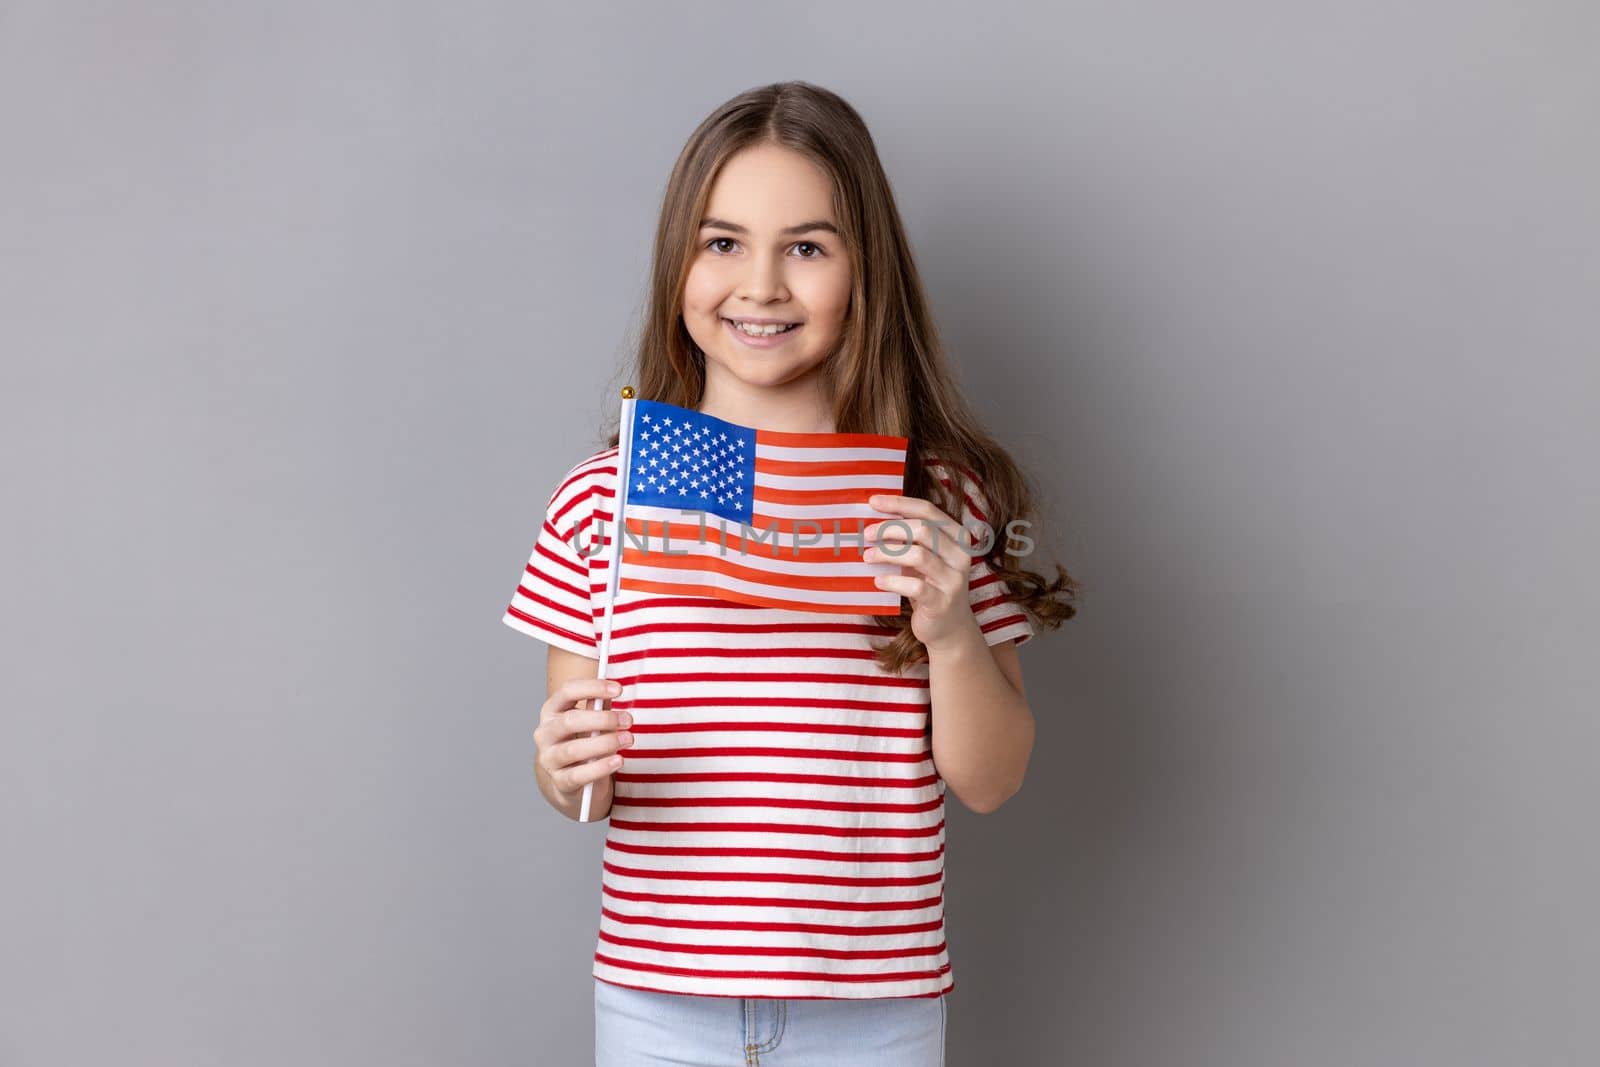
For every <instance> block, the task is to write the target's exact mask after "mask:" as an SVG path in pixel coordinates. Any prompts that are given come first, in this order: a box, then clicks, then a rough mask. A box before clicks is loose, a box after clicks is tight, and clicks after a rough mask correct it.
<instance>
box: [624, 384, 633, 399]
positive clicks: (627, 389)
mask: <svg viewBox="0 0 1600 1067" xmlns="http://www.w3.org/2000/svg"><path fill="white" fill-rule="evenodd" d="M622 399H624V400H632V399H633V386H631V385H624V386H623V387H622Z"/></svg>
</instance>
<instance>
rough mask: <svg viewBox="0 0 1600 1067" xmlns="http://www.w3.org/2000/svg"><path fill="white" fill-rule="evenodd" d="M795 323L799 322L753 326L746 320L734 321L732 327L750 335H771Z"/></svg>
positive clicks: (790, 328) (787, 328)
mask: <svg viewBox="0 0 1600 1067" xmlns="http://www.w3.org/2000/svg"><path fill="white" fill-rule="evenodd" d="M730 321H731V320H730ZM797 325H799V324H798V323H790V324H789V325H788V326H779V325H777V324H775V323H774V324H772V325H769V326H754V325H751V324H750V323H747V322H735V323H734V324H733V328H734V329H736V330H738V331H740V332H741V333H747V334H749V335H750V336H752V337H771V336H772V335H773V334H775V333H783V332H784V331H785V330H792V329H794V328H795V326H797Z"/></svg>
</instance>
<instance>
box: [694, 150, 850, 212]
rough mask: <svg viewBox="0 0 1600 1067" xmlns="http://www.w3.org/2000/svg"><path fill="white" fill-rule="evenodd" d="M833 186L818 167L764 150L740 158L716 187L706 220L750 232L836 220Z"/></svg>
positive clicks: (746, 152) (790, 152) (715, 181)
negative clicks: (765, 227) (758, 228)
mask: <svg viewBox="0 0 1600 1067" xmlns="http://www.w3.org/2000/svg"><path fill="white" fill-rule="evenodd" d="M832 213H833V183H832V181H831V179H830V178H829V177H828V174H827V173H826V172H825V171H824V170H823V169H822V168H821V167H819V166H818V165H817V164H815V163H813V162H812V161H811V160H809V159H807V158H806V157H805V156H802V155H801V154H800V153H798V152H795V151H793V150H791V149H787V148H780V147H777V146H774V145H762V146H760V147H757V148H749V149H746V150H744V151H743V152H738V153H736V154H735V155H733V156H732V157H731V158H729V159H728V161H727V162H726V163H724V164H723V166H722V169H721V170H720V171H719V172H718V173H717V175H716V177H715V178H714V179H713V180H712V183H711V195H710V197H708V199H707V203H706V215H707V216H710V217H713V218H718V219H722V220H725V221H728V222H733V223H737V224H741V225H744V226H747V227H748V226H750V225H752V223H754V224H758V225H768V224H773V223H775V224H776V225H779V226H788V225H790V224H793V223H798V222H802V221H807V220H812V219H818V218H824V219H826V218H831V216H832Z"/></svg>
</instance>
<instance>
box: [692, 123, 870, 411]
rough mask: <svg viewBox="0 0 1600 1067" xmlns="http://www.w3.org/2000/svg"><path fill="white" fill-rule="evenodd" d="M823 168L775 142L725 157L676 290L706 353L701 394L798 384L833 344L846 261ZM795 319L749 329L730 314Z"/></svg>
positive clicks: (844, 305) (845, 295)
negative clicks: (780, 328)
mask: <svg viewBox="0 0 1600 1067" xmlns="http://www.w3.org/2000/svg"><path fill="white" fill-rule="evenodd" d="M832 191H833V190H832V185H831V183H830V181H829V179H828V176H827V174H826V173H825V172H824V171H823V170H821V169H820V168H819V167H817V166H816V165H815V164H814V163H812V162H811V161H810V160H809V159H807V158H806V157H805V156H802V155H800V154H799V153H798V152H795V151H793V150H792V149H788V148H783V147H780V146H777V145H770V144H764V145H757V146H754V147H751V148H747V149H745V150H743V151H741V152H739V153H737V154H735V155H733V156H732V157H730V158H729V159H728V160H727V162H726V163H724V164H723V167H722V170H721V171H720V172H719V173H718V175H717V177H716V179H715V180H714V182H713V183H712V187H711V197H710V200H709V202H708V203H707V205H706V217H705V218H704V219H702V220H700V221H701V223H702V225H701V227H700V231H699V236H698V246H697V251H696V253H695V256H694V259H693V262H692V265H691V266H690V268H689V277H688V279H687V281H686V282H685V284H684V291H683V321H684V325H685V326H686V327H687V328H688V330H689V336H691V337H693V338H694V341H695V344H697V345H699V346H700V350H701V351H702V352H704V353H705V355H706V392H707V394H708V395H710V394H716V395H726V394H728V393H745V394H748V391H749V390H750V389H752V388H775V387H784V391H785V392H787V391H790V390H796V391H803V390H806V389H808V388H810V387H811V386H812V385H814V378H812V377H811V376H812V375H813V372H815V371H817V370H818V369H819V368H820V367H821V365H822V363H823V362H824V361H825V360H827V358H828V357H829V356H830V355H831V354H832V353H833V352H834V350H835V349H836V348H837V347H838V345H839V341H840V338H841V337H843V335H844V317H845V311H846V310H847V309H848V308H849V305H850V263H849V259H848V257H847V256H846V255H845V249H844V246H843V244H842V243H841V238H840V236H839V233H838V230H837V225H838V220H837V219H835V218H834V217H833V201H832ZM738 320H743V321H749V320H772V321H775V322H779V323H793V324H795V325H794V327H793V328H792V329H789V330H787V331H786V332H784V333H780V334H776V335H774V336H770V337H767V336H763V337H751V336H748V335H746V334H744V333H741V332H740V331H739V330H738V329H737V328H736V327H735V326H734V321H738Z"/></svg>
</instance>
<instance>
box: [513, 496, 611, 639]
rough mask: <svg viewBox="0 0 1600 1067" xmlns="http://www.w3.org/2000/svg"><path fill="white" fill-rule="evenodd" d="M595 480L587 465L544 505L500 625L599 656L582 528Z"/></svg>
mask: <svg viewBox="0 0 1600 1067" xmlns="http://www.w3.org/2000/svg"><path fill="white" fill-rule="evenodd" d="M595 495H596V486H595V479H594V478H593V477H592V476H591V475H589V474H587V473H586V472H585V471H584V470H583V464H580V465H579V466H578V467H575V468H573V469H572V470H570V471H568V472H567V474H566V475H564V476H563V478H562V480H561V483H560V484H559V485H558V486H557V487H556V490H555V492H554V493H552V494H551V496H550V502H549V504H548V505H547V506H546V507H545V513H544V524H543V525H542V526H541V527H540V529H539V535H538V537H537V538H536V539H535V541H534V545H533V551H532V553H530V554H529V556H528V562H527V564H526V566H524V568H523V572H522V578H521V580H520V581H519V582H518V583H517V588H516V591H515V592H514V593H512V595H511V603H510V604H509V605H507V607H506V610H505V615H504V616H503V617H502V619H501V621H502V622H504V623H505V624H506V625H507V626H509V627H511V628H512V629H513V630H518V631H521V632H522V633H525V634H528V635H529V636H531V637H537V638H538V639H539V640H541V641H543V642H545V643H546V644H551V645H554V646H556V647H557V648H564V649H566V650H567V651H568V652H576V653H577V654H578V655H580V656H587V657H589V658H590V659H596V660H597V659H599V658H600V641H599V634H598V632H597V630H596V627H595V622H594V607H593V600H592V597H591V594H590V577H589V560H588V559H587V558H586V557H584V556H583V555H581V554H580V552H579V548H578V546H579V545H581V544H583V541H582V540H581V539H580V536H579V533H580V529H582V528H587V527H588V525H589V524H588V522H587V521H584V520H585V519H587V518H588V517H589V515H590V513H591V512H592V509H593V507H594V498H595Z"/></svg>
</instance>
